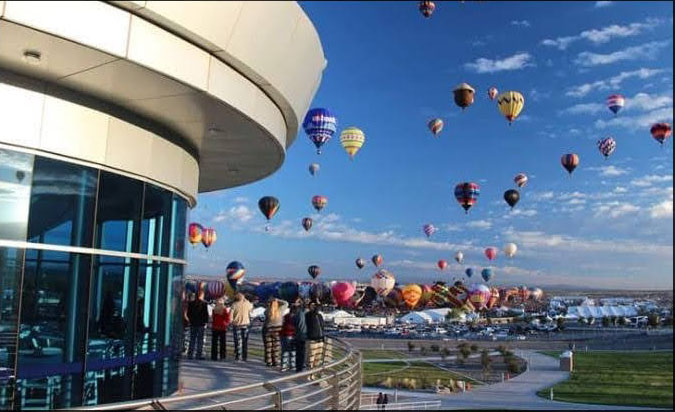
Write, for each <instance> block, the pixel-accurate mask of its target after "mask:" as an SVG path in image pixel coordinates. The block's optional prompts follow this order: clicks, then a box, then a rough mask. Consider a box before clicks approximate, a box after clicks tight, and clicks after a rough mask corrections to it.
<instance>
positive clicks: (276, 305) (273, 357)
mask: <svg viewBox="0 0 675 412" xmlns="http://www.w3.org/2000/svg"><path fill="white" fill-rule="evenodd" d="M287 307H288V303H286V301H283V300H279V299H276V298H271V299H270V300H269V302H268V303H267V308H266V309H265V321H264V322H263V328H262V333H263V342H264V344H265V365H267V366H271V367H277V366H279V352H280V347H279V335H280V333H281V324H282V322H283V317H282V316H281V314H282V313H283V312H284V311H285V310H286V308H287Z"/></svg>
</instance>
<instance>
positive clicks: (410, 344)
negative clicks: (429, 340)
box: [408, 341, 415, 352]
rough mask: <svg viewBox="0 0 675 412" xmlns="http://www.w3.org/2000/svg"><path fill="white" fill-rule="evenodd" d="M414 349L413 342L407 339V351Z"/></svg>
mask: <svg viewBox="0 0 675 412" xmlns="http://www.w3.org/2000/svg"><path fill="white" fill-rule="evenodd" d="M414 350H415V344H414V343H412V342H410V341H408V352H412V351H414Z"/></svg>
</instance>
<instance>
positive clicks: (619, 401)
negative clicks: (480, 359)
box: [538, 352, 673, 408]
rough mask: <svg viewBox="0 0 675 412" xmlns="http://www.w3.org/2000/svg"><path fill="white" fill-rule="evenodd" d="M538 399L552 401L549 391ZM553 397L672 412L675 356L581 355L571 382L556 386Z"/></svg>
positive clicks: (652, 354)
mask: <svg viewBox="0 0 675 412" xmlns="http://www.w3.org/2000/svg"><path fill="white" fill-rule="evenodd" d="M558 354H559V352H555V355H554V356H558ZM538 395H539V396H542V397H548V396H549V388H547V389H544V390H542V391H540V392H539V393H538ZM553 396H554V399H555V400H557V401H565V402H580V403H597V404H605V405H625V406H652V407H661V408H668V407H670V408H672V406H673V353H672V352H577V353H576V354H575V359H574V372H573V373H572V376H571V378H570V379H569V380H567V381H565V382H562V383H559V384H557V385H555V386H554V387H553Z"/></svg>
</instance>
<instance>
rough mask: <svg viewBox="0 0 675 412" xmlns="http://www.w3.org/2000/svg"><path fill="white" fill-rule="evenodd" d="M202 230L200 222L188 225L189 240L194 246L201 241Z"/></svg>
mask: <svg viewBox="0 0 675 412" xmlns="http://www.w3.org/2000/svg"><path fill="white" fill-rule="evenodd" d="M202 230H203V228H202V225H200V224H199V223H190V225H189V226H188V242H190V244H191V245H192V246H194V245H196V244H197V243H201V241H202Z"/></svg>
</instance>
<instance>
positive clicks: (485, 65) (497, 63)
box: [464, 52, 534, 73]
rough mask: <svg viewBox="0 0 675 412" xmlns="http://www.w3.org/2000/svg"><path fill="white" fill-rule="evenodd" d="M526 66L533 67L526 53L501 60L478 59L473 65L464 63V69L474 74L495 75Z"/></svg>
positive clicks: (530, 58) (529, 56)
mask: <svg viewBox="0 0 675 412" xmlns="http://www.w3.org/2000/svg"><path fill="white" fill-rule="evenodd" d="M528 66H534V63H532V56H531V55H530V54H529V53H526V52H520V53H516V54H514V55H513V56H509V57H506V58H503V59H495V60H492V59H487V58H485V57H480V58H478V59H476V61H474V62H473V63H466V64H464V67H465V68H466V69H467V70H471V71H474V72H476V73H495V72H501V71H508V70H520V69H524V68H525V67H528Z"/></svg>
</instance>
